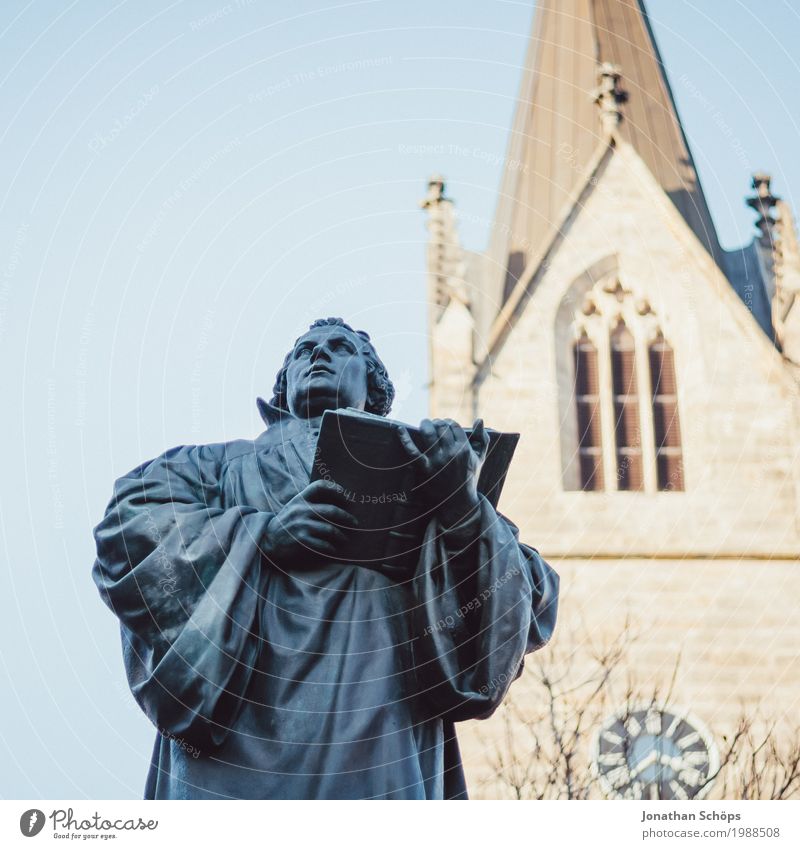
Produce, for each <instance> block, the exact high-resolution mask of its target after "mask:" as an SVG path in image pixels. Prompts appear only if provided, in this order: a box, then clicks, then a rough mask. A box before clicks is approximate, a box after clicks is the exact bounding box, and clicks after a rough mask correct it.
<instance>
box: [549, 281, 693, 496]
mask: <svg viewBox="0 0 800 849" xmlns="http://www.w3.org/2000/svg"><path fill="white" fill-rule="evenodd" d="M579 282H580V283H581V285H583V284H588V285H586V288H584V289H583V290H582V291H581V289H578V290H577V291H578V294H579V296H580V298H581V300H580V301H579V305H578V306H577V307H576V306H575V298H574V295H571V296H570V298H569V299H568V298H566V297H565V299H564V301H563V302H562V307H561V308H560V311H559V317H560V318H559V320H560V321H569V322H570V325H569V337H570V338H571V343H570V344H569V347H568V346H567V345H564V346H563V347H561V346H559V351H560V352H563V353H559V354H558V356H559V357H566V355H567V354H569V355H570V357H571V359H572V363H570V364H569V365H567V363H566V362H565V360H564V359H561V360H560V364H559V362H558V361H557V369H558V370H559V374H564V373H565V372H572V376H573V377H574V383H573V384H572V386H571V387H570V389H571V392H570V393H569V395H566V394H565V395H560V397H559V404H560V405H562V404H563V406H560V410H561V411H562V416H563V415H566V413H567V411H568V410H569V411H570V418H571V420H570V421H569V422H568V423H566V424H565V426H564V430H563V431H562V440H564V441H563V442H562V455H561V456H562V463H563V466H562V468H563V470H564V485H565V488H566V489H570V490H578V489H582V490H584V491H594V492H597V491H603V490H605V491H609V492H614V491H621V492H625V491H629V492H650V493H655V492H668V491H681V490H683V489H685V477H684V460H683V449H682V446H681V430H680V423H679V418H678V390H677V385H676V380H677V376H676V370H675V363H674V355H673V350H672V348H671V346H670V345H669V344H668V342H667V341H666V339H665V334H664V333H663V332H662V319H661V318H660V317H659V316H658V315H657V314H656V312H655V311H654V310H653V308H652V307H651V306H650V303H649V301H648V300H647V299H646V298H644V297H642V296H641V295H640V294H635V293H634V292H633V291H631V290H630V289H629V288H627V287H625V286H623V284H622V282H621V281H620V279H619V277H618V276H617V274H616V272H614V271H611V273H606V274H604V275H603V276H602V277H600V279H599V280H598V279H597V278H596V277H595V278H594V279H593V280H584V281H581V280H580V279H579ZM575 285H577V284H575ZM562 326H563V325H562ZM562 338H563V337H562ZM565 341H566V340H565ZM570 366H572V368H570ZM560 386H566V384H560ZM562 399H563V400H562ZM568 405H569V406H568ZM562 421H564V419H563V418H562Z"/></svg>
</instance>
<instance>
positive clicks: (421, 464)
mask: <svg viewBox="0 0 800 849" xmlns="http://www.w3.org/2000/svg"><path fill="white" fill-rule="evenodd" d="M419 433H420V443H421V445H420V446H417V445H416V444H415V443H414V440H413V439H412V438H411V435H410V434H409V433H408V431H407V430H405V429H402V430H400V432H399V434H400V441H401V443H402V444H403V447H404V448H405V450H406V453H407V454H408V456H409V458H410V459H411V461H412V462H413V463H414V465H415V466H416V468H417V473H418V475H419V477H420V478H421V480H422V481H423V482H424V484H423V486H422V487H421V492H422V493H423V497H424V498H425V500H426V501H427V502H428V504H429V505H430V506H431V507H432V508H433V509H434V510H435V511H436V514H437V515H438V517H439V519H440V520H441V522H442V524H443V525H444V526H445V527H452V526H454V525H457V524H458V523H459V522H462V521H464V520H465V519H466V518H468V517H469V516H471V515H473V514H474V513H475V512H476V511H477V509H478V504H479V500H478V473H479V472H480V468H481V465H482V463H483V460H484V458H485V457H486V451H487V449H488V447H489V437H488V435H487V433H486V432H485V430H484V429H483V421H482V420H481V419H477V420H476V422H475V424H474V426H473V431H472V437H471V441H470V439H468V438H467V434H466V433H465V432H464V429H463V428H462V427H461V425H459V424H458V423H457V422H455V421H453V420H452V419H423V420H422V422H421V424H420V427H419Z"/></svg>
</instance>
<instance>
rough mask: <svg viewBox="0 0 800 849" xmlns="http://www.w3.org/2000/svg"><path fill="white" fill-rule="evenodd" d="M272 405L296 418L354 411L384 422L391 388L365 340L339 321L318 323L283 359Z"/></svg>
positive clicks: (380, 363)
mask: <svg viewBox="0 0 800 849" xmlns="http://www.w3.org/2000/svg"><path fill="white" fill-rule="evenodd" d="M272 391H273V393H274V394H273V397H272V405H273V406H274V407H277V408H278V409H280V410H284V411H288V412H290V413H292V414H293V415H295V416H298V417H300V418H314V417H316V416H320V415H322V413H323V412H325V410H335V409H340V408H342V407H356V408H358V409H359V410H366V411H367V412H368V413H376V414H377V415H380V416H385V415H387V414H388V413H389V410H391V408H392V399H393V398H394V386H393V385H392V381H391V380H389V375H388V373H387V372H386V367H385V366H384V365H383V363H382V362H381V360H380V357H379V356H378V354H377V352H376V351H375V348H374V347H373V345H372V342H370V339H369V334H367V333H365V332H364V331H363V330H353V328H352V327H350V325H349V324H346V323H345V322H344V321H343V320H342V319H341V318H320V319H317V321H315V322H314V323H313V324H312V325H311V327H310V328H309V329H308V332H306V333H304V334H303V335H302V336H300V337H299V338H298V339H297V340H296V341H295V343H294V347H293V348H292V350H291V351H289V353H288V354H287V355H286V359H285V360H284V361H283V367H282V368H281V370H280V371H279V372H278V376H277V378H276V380H275V386H274V388H273V390H272Z"/></svg>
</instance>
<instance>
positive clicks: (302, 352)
mask: <svg viewBox="0 0 800 849" xmlns="http://www.w3.org/2000/svg"><path fill="white" fill-rule="evenodd" d="M310 355H311V348H309V347H308V345H304V346H303V347H302V348H298V349H297V353H296V354H295V358H296V359H298V360H299V359H300V357H308V356H310Z"/></svg>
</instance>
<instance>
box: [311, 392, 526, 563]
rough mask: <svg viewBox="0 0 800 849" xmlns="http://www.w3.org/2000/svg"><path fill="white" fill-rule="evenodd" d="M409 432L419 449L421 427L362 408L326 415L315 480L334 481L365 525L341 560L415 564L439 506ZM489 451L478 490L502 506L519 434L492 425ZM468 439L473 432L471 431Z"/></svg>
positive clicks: (355, 532)
mask: <svg viewBox="0 0 800 849" xmlns="http://www.w3.org/2000/svg"><path fill="white" fill-rule="evenodd" d="M399 428H405V429H406V430H407V431H408V433H409V435H410V436H411V439H412V440H413V441H414V443H415V444H416V445H417V447H419V448H420V449H422V448H423V446H422V444H421V442H420V434H419V429H418V428H416V427H413V426H412V425H406V424H403V423H402V422H398V421H395V420H394V419H387V418H384V417H383V416H376V415H373V414H372V413H365V412H362V411H361V410H353V409H349V408H348V409H344V410H328V411H326V412H325V414H324V415H323V417H322V424H321V427H320V432H319V437H318V439H317V447H316V450H315V452H314V460H313V465H312V470H311V480H312V481H314V480H320V479H322V480H325V481H329V482H330V483H331V485H332V486H337V487H338V488H339V489H340V490H341V491H343V492H344V494H345V495H346V497H347V500H348V502H349V504H348V509H349V510H350V512H351V513H352V514H353V515H354V516H355V517H356V519H357V520H358V528H356V529H354V530H348V532H347V533H348V543H347V544H346V545H345V548H344V550H343V552H342V556H341V557H340V558H339V559H342V560H346V561H347V562H349V563H374V562H379V563H385V564H387V565H392V564H396V565H399V566H407V565H409V564H411V563H413V562H415V561H416V556H417V553H418V551H419V546H420V544H421V543H422V536H423V534H424V531H425V527H426V525H427V524H428V522H429V521H430V519H431V518H432V517H433V515H434V512H435V507H436V505H428V504H426V503H425V502H424V500H423V499H422V498H420V493H419V489H418V486H419V481H418V479H417V473H416V469H415V467H414V465H413V463H412V461H411V459H410V458H409V456H408V454H407V453H406V450H405V449H404V448H403V445H402V443H401V442H400V439H399V437H398V434H397V431H398V429H399ZM486 433H487V435H488V436H489V448H488V451H487V454H486V459H485V460H484V463H483V466H482V467H481V471H480V476H479V478H478V491H479V492H480V493H481V494H482V495H484V496H485V497H486V498H487V500H488V501H489V502H490V503H491V504H492V506H493V507H496V506H497V502H498V499H499V498H500V492H501V490H502V488H503V483H504V482H505V478H506V473H507V472H508V467H509V464H510V463H511V458H512V457H513V455H514V450H515V449H516V447H517V442H518V441H519V434H518V433H500V432H499V431H495V430H491V429H490V428H486ZM466 434H467V437H468V438H469V437H470V436H471V431H470V430H469V429H466Z"/></svg>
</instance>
